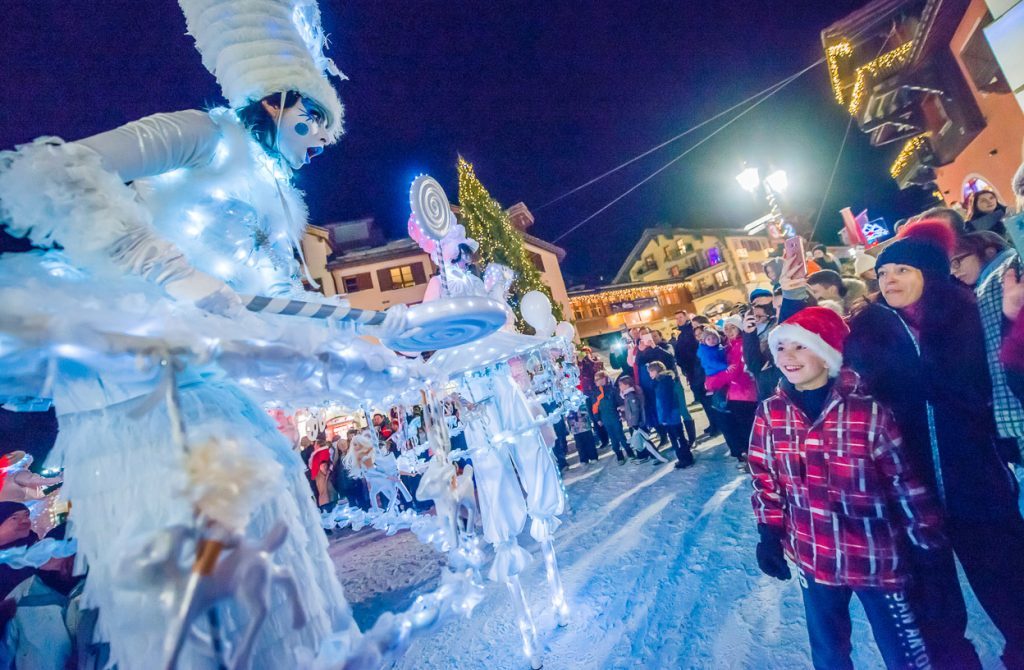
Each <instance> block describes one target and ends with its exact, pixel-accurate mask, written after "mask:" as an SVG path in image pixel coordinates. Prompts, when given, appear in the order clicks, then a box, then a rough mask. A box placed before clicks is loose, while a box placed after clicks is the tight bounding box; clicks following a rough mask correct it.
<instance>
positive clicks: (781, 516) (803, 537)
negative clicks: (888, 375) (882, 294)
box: [749, 307, 944, 669]
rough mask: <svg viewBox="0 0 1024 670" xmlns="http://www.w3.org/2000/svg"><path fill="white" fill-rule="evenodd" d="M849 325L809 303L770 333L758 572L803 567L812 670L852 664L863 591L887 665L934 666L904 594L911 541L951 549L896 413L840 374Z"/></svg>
mask: <svg viewBox="0 0 1024 670" xmlns="http://www.w3.org/2000/svg"><path fill="white" fill-rule="evenodd" d="M848 334H849V329H848V328H847V326H846V323H845V322H844V321H843V319H842V317H840V316H839V315H837V314H836V313H835V312H833V311H832V310H829V309H826V308H823V307H809V308H806V309H804V310H802V311H800V312H797V313H796V314H794V315H793V316H791V317H790V318H789V319H787V320H786V321H784V322H783V323H782V324H780V325H779V326H777V327H776V328H775V329H774V330H772V332H771V333H770V335H769V337H768V341H769V345H770V348H771V352H772V355H773V356H774V358H775V363H776V365H777V366H778V368H779V370H780V371H781V372H782V375H783V377H784V378H783V380H782V381H781V382H780V384H779V388H778V390H777V391H776V393H775V394H774V395H772V396H771V397H769V398H768V399H767V400H765V401H764V402H763V403H762V404H761V406H760V408H759V410H758V413H757V416H756V418H755V421H754V430H753V433H752V435H751V438H750V451H749V463H750V470H751V474H752V476H753V483H754V495H753V504H754V514H755V516H756V517H757V522H758V532H759V533H760V536H761V541H760V542H759V543H758V545H757V563H758V567H759V568H760V569H761V571H762V572H764V573H765V574H767V575H769V576H772V577H776V578H778V579H781V580H787V579H789V578H790V576H791V575H790V569H789V565H788V564H787V562H786V556H787V555H788V557H789V559H790V560H791V561H792V562H793V563H795V564H796V566H797V570H798V578H799V580H800V586H801V589H802V591H803V599H804V610H805V612H806V616H807V629H808V634H809V637H810V643H811V658H812V661H813V663H814V667H815V668H829V669H838V668H851V669H852V668H853V665H852V662H851V659H850V652H851V646H850V634H851V624H850V611H849V605H850V599H851V597H852V596H853V595H854V594H856V595H857V597H858V598H859V599H860V601H861V604H862V605H863V606H864V610H865V612H866V614H867V618H868V621H869V622H870V624H871V628H872V632H873V634H874V638H875V641H876V643H877V644H878V648H879V651H880V652H881V655H882V658H883V659H884V661H885V664H886V666H887V667H888V668H909V667H913V668H926V667H930V662H929V659H928V655H927V651H926V650H925V648H924V642H923V640H922V638H921V634H920V630H919V628H918V626H917V623H916V619H915V617H914V614H913V611H912V609H911V606H910V603H909V602H908V599H907V594H906V590H905V587H906V582H907V578H908V575H907V574H906V572H905V569H904V567H903V566H904V565H905V564H906V563H907V562H908V561H907V552H908V551H910V545H911V544H913V545H916V546H917V547H919V548H920V549H922V550H930V549H934V548H936V547H938V546H940V545H941V544H943V542H944V538H943V536H942V533H941V530H940V528H939V524H940V518H941V517H940V514H939V510H938V508H937V506H936V503H935V501H934V500H933V499H932V498H931V496H930V495H929V493H928V491H927V489H926V488H925V487H924V486H923V485H922V484H921V482H920V480H919V479H918V478H917V477H916V476H915V474H914V473H912V472H911V471H909V470H908V465H907V461H906V459H905V458H904V456H903V449H902V443H901V438H900V435H899V432H898V431H897V429H896V424H895V422H894V420H893V418H892V415H891V414H890V412H889V411H888V410H887V409H885V408H884V407H882V406H881V405H879V404H878V403H877V402H876V401H875V400H874V399H873V398H871V397H870V396H868V395H866V393H865V392H864V391H863V390H862V389H861V388H860V380H859V378H858V376H857V374H856V373H854V372H853V371H851V370H847V369H843V368H842V364H843V354H842V351H843V342H844V340H845V339H846V336H847V335H848Z"/></svg>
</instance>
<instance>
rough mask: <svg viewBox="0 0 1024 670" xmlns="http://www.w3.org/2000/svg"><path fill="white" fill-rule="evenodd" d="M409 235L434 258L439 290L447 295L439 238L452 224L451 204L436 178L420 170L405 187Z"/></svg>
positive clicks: (445, 233) (443, 236)
mask: <svg viewBox="0 0 1024 670" xmlns="http://www.w3.org/2000/svg"><path fill="white" fill-rule="evenodd" d="M409 208H410V209H411V210H412V216H411V217H410V218H409V235H410V236H411V237H412V238H413V239H414V240H416V243H417V244H419V245H420V246H421V247H422V248H423V249H424V250H426V251H427V252H428V253H429V254H430V255H431V256H432V257H433V259H434V263H435V264H436V265H437V267H439V268H440V269H441V292H442V294H443V295H445V296H447V295H448V280H447V279H446V277H445V275H446V274H447V273H446V272H445V268H444V263H445V261H444V252H443V251H441V240H443V239H444V238H445V236H446V235H447V234H448V233H449V231H451V228H452V207H451V204H450V203H449V202H448V196H447V195H446V194H445V192H444V189H443V188H441V185H440V184H439V183H437V180H436V179H434V178H433V177H431V176H430V175H425V174H421V175H419V176H418V177H416V178H415V179H413V181H412V186H411V187H410V188H409Z"/></svg>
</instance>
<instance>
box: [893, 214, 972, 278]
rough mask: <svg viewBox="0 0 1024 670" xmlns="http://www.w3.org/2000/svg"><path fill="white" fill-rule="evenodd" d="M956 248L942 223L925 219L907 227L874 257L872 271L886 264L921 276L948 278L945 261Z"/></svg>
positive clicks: (953, 235)
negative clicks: (915, 270) (934, 275)
mask: <svg viewBox="0 0 1024 670" xmlns="http://www.w3.org/2000/svg"><path fill="white" fill-rule="evenodd" d="M955 246H956V233H955V232H953V229H952V228H951V227H950V226H949V225H948V224H947V223H945V222H944V221H939V220H937V219H925V220H923V221H916V222H914V223H911V224H909V225H908V226H906V227H905V228H903V229H902V230H900V232H899V234H898V235H897V236H896V241H895V242H893V243H892V244H890V245H889V246H887V247H886V248H885V250H884V251H882V253H880V254H879V255H878V262H877V263H876V264H875V269H876V270H878V269H879V268H881V267H882V266H883V265H885V264H886V263H896V264H899V265H909V266H911V267H915V268H917V269H918V270H921V271H922V272H926V271H931V272H935V273H937V274H939V275H948V274H949V258H950V256H952V254H953V249H954V247H955Z"/></svg>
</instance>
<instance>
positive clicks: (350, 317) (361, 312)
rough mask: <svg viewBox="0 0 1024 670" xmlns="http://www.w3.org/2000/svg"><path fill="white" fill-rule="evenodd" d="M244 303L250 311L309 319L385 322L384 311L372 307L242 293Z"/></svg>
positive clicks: (369, 323)
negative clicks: (356, 307) (326, 303)
mask: <svg viewBox="0 0 1024 670" xmlns="http://www.w3.org/2000/svg"><path fill="white" fill-rule="evenodd" d="M241 298H242V303H243V304H244V305H245V308H246V309H247V310H249V311H250V312H261V313H264V314H283V315H284V316H304V317H306V318H308V319H337V320H339V321H355V322H356V323H361V324H365V325H367V326H377V325H380V324H382V323H384V316H385V314H384V312H378V311H375V310H371V309H355V308H353V307H350V306H348V305H325V304H322V303H317V302H306V301H304V300H291V299H288V298H268V297H266V296H262V295H242V296H241Z"/></svg>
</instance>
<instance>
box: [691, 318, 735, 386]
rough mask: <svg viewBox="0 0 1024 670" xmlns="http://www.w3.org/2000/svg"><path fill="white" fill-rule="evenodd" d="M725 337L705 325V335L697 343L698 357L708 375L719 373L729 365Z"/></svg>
mask: <svg viewBox="0 0 1024 670" xmlns="http://www.w3.org/2000/svg"><path fill="white" fill-rule="evenodd" d="M723 339H724V338H723V337H722V336H721V334H720V333H719V332H718V331H717V330H715V329H714V328H712V327H711V326H705V327H704V332H703V337H702V338H701V341H700V344H699V345H697V358H698V359H699V360H700V365H701V367H702V368H704V374H705V375H707V376H708V377H710V376H711V375H717V374H718V373H719V372H723V371H724V370H725V369H726V368H727V367H729V361H727V360H726V358H725V347H724V346H722V340H723Z"/></svg>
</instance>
